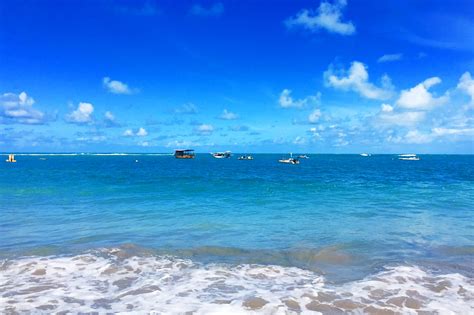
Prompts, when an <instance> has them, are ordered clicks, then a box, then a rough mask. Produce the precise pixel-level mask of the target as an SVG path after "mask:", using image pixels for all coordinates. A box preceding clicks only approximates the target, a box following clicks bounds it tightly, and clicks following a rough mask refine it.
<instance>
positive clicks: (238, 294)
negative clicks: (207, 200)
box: [0, 249, 474, 314]
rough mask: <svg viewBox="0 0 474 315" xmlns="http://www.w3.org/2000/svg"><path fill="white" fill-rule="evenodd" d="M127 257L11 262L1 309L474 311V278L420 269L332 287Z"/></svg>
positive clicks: (260, 270)
mask: <svg viewBox="0 0 474 315" xmlns="http://www.w3.org/2000/svg"><path fill="white" fill-rule="evenodd" d="M123 256H124V255H123V252H122V251H121V250H119V249H117V250H112V251H111V250H107V251H104V252H102V253H98V254H97V253H96V254H92V253H91V254H84V255H78V256H74V257H45V258H38V257H31V258H21V259H16V260H10V261H4V262H2V263H0V305H2V306H3V308H4V309H5V310H7V311H8V310H14V311H19V312H31V311H35V312H38V311H40V310H43V311H45V312H59V311H71V310H72V311H74V312H75V313H78V312H91V311H97V312H101V313H103V312H106V311H108V312H136V313H142V312H144V311H148V312H152V311H155V312H159V313H166V314H182V313H185V312H189V311H192V312H194V313H195V314H213V313H215V314H241V313H249V312H250V313H252V312H258V313H262V314H289V313H290V314H291V313H295V312H296V310H297V308H299V309H300V312H301V313H309V312H310V311H311V310H313V311H314V310H318V309H321V307H322V308H323V309H324V307H326V308H327V307H330V308H332V309H333V310H334V311H341V312H343V311H344V312H352V313H354V314H360V313H366V312H368V311H369V310H371V309H370V307H372V308H376V309H379V310H387V311H389V310H391V311H394V312H400V313H404V314H416V310H415V309H413V307H418V308H419V309H418V310H423V311H427V312H440V313H443V314H469V313H472V312H473V311H474V283H473V280H472V279H469V278H467V277H465V276H462V275H460V274H445V275H434V274H432V273H430V272H428V271H424V270H422V269H420V268H418V267H416V266H399V267H393V268H388V269H387V270H386V271H384V272H381V273H378V274H376V275H373V276H371V277H368V278H366V279H363V280H360V281H355V282H350V283H346V284H343V285H339V286H331V285H328V284H326V283H325V279H324V277H322V276H321V275H318V274H316V273H313V272H310V271H307V270H302V269H298V268H293V267H281V266H261V265H237V266H230V265H216V264H211V265H202V264H198V263H194V262H192V261H190V260H184V259H177V258H173V257H166V256H159V257H156V256H134V257H123ZM256 298H259V299H260V300H258V299H256ZM394 298H395V299H394ZM252 299H253V303H252V302H250V301H251V300H252ZM287 300H292V302H289V303H288V302H287V303H285V301H287ZM348 301H349V302H348ZM414 302H415V303H414ZM262 304H264V305H262ZM287 304H288V305H287ZM417 304H418V305H417ZM368 307H369V309H368ZM313 313H314V312H313Z"/></svg>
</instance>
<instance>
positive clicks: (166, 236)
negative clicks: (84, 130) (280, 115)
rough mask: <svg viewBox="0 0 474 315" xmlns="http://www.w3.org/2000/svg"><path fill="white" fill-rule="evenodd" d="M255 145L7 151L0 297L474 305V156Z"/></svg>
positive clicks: (250, 306) (95, 306) (310, 305)
mask: <svg viewBox="0 0 474 315" xmlns="http://www.w3.org/2000/svg"><path fill="white" fill-rule="evenodd" d="M254 157H255V159H254V160H252V161H238V160H237V159H236V158H235V157H234V158H232V159H221V160H218V159H213V158H212V157H211V156H210V155H208V154H205V155H204V154H203V155H198V156H197V158H196V159H195V160H176V159H174V158H173V157H172V156H169V155H108V156H104V155H67V156H63V155H17V157H16V158H17V160H18V162H17V163H14V164H12V163H0V172H1V173H0V200H1V202H0V259H2V261H3V262H1V263H0V307H4V309H5V310H8V311H12V312H13V311H28V310H35V309H36V310H37V311H45V312H51V311H54V312H58V311H67V310H74V311H84V312H88V311H99V312H103V311H106V310H108V311H137V312H140V311H143V310H148V311H151V310H155V311H158V312H165V313H166V312H168V313H172V312H175V313H185V312H187V311H194V312H196V313H212V312H218V313H219V312H220V313H222V312H228V313H239V312H248V311H260V312H263V313H282V314H284V313H299V312H303V313H304V312H307V311H308V312H309V311H320V312H326V313H327V312H336V313H337V312H354V313H357V312H366V313H368V312H373V313H377V312H381V311H387V312H390V311H393V312H403V313H408V312H413V313H414V314H415V313H416V312H417V311H420V310H424V311H428V312H431V311H434V310H438V311H441V312H447V313H449V312H453V313H460V314H465V313H469V312H474V302H473V300H474V283H473V276H474V264H473V261H474V210H473V209H474V158H473V157H471V156H441V155H426V156H423V155H422V156H421V160H420V161H400V160H398V159H397V156H395V155H375V156H371V157H361V156H358V155H312V156H310V159H306V160H302V161H301V164H300V165H287V164H280V163H278V162H277V160H278V159H279V158H281V157H282V155H255V156H254ZM136 160H137V161H138V162H136Z"/></svg>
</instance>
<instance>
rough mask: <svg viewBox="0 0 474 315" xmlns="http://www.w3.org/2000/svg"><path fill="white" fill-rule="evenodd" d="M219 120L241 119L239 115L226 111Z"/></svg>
mask: <svg viewBox="0 0 474 315" xmlns="http://www.w3.org/2000/svg"><path fill="white" fill-rule="evenodd" d="M218 118H219V119H223V120H235V119H238V118H239V115H237V114H236V113H233V112H230V111H228V110H227V109H224V110H223V111H222V114H220V116H219V117H218Z"/></svg>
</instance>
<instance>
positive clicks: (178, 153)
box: [174, 149, 196, 159]
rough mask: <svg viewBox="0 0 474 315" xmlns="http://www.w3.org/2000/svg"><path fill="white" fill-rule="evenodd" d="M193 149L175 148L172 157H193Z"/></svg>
mask: <svg viewBox="0 0 474 315" xmlns="http://www.w3.org/2000/svg"><path fill="white" fill-rule="evenodd" d="M195 156H196V155H195V154H194V150H189V149H188V150H175V151H174V157H175V158H177V159H194V157H195Z"/></svg>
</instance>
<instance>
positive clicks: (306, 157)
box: [298, 154, 309, 159]
mask: <svg viewBox="0 0 474 315" xmlns="http://www.w3.org/2000/svg"><path fill="white" fill-rule="evenodd" d="M298 159H309V156H307V155H306V154H303V155H298Z"/></svg>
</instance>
